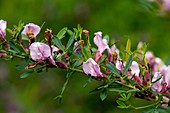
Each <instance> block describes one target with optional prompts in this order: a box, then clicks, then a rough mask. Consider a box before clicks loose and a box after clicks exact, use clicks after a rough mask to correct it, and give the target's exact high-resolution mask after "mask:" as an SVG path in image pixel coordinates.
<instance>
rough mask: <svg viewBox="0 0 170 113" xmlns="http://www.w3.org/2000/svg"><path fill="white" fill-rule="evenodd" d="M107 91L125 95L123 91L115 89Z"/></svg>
mask: <svg viewBox="0 0 170 113" xmlns="http://www.w3.org/2000/svg"><path fill="white" fill-rule="evenodd" d="M109 91H111V92H115V93H126V91H124V90H120V89H116V88H109Z"/></svg>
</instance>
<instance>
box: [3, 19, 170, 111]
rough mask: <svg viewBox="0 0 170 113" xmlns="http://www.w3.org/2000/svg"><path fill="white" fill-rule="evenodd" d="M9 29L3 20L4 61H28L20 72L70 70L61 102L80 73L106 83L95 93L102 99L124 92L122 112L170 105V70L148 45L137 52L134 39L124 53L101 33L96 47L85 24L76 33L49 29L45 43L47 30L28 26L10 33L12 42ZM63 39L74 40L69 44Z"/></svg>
mask: <svg viewBox="0 0 170 113" xmlns="http://www.w3.org/2000/svg"><path fill="white" fill-rule="evenodd" d="M6 26H7V22H6V21H4V20H0V40H1V44H0V57H1V58H3V59H5V60H12V59H14V58H19V59H21V60H24V61H25V66H22V65H16V68H17V69H19V70H26V72H25V73H23V74H22V75H21V76H20V77H21V78H26V77H28V76H29V75H30V74H32V73H34V72H37V73H39V72H43V71H48V69H49V68H61V69H64V70H66V71H67V75H66V78H67V80H66V82H65V84H64V85H63V88H62V90H61V93H60V95H59V96H57V97H56V99H59V100H60V101H61V99H62V95H63V93H64V90H65V88H66V86H67V84H68V81H69V79H70V76H71V75H72V74H73V73H74V72H79V73H84V74H86V75H87V76H89V80H88V83H89V82H92V79H95V80H97V81H100V82H101V85H100V86H98V87H96V89H94V90H92V91H91V92H90V93H91V94H94V93H100V98H101V100H102V101H103V100H105V99H106V98H107V93H109V92H113V93H118V94H120V97H119V98H118V99H117V101H116V102H117V104H118V107H119V108H134V109H142V108H147V107H151V106H152V107H155V108H157V107H159V106H162V107H167V106H169V103H170V101H169V100H170V77H169V76H170V66H166V65H165V64H164V63H163V62H162V60H161V59H160V58H158V57H155V56H154V54H153V53H152V52H150V51H148V50H147V45H146V44H145V43H142V42H140V43H139V44H138V47H137V50H135V51H132V50H131V41H130V40H128V41H127V44H126V48H125V50H119V49H118V48H117V47H116V45H115V44H113V45H111V46H110V45H109V36H108V35H105V36H104V37H102V32H96V33H95V34H94V35H95V36H94V40H93V42H94V44H95V45H96V46H92V42H91V41H90V36H89V32H88V31H87V30H84V29H83V28H82V27H81V26H80V25H78V26H77V28H74V29H73V30H70V29H68V28H67V27H65V28H63V29H61V30H60V31H59V32H58V34H53V31H52V30H51V29H47V30H46V31H45V32H44V38H43V39H40V38H39V37H38V34H39V33H40V31H41V28H42V27H40V26H38V25H35V24H33V23H29V24H26V25H25V24H24V23H22V22H19V24H18V26H14V28H13V29H7V31H8V33H9V34H10V35H11V38H8V40H7V39H6ZM42 32H43V31H42ZM63 39H65V40H68V41H67V42H66V44H65V45H63ZM96 47H97V48H96ZM86 85H87V84H86ZM131 97H135V98H140V99H144V100H148V101H152V102H153V104H150V105H147V106H141V107H136V106H134V105H132V104H130V101H129V100H130V98H131Z"/></svg>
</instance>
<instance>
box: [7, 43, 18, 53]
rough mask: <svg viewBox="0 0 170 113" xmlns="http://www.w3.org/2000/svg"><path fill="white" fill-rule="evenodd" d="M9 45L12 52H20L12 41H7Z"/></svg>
mask: <svg viewBox="0 0 170 113" xmlns="http://www.w3.org/2000/svg"><path fill="white" fill-rule="evenodd" d="M9 45H10V47H11V48H12V49H13V50H14V51H16V52H17V53H19V52H20V50H19V49H18V47H17V46H16V45H15V44H14V43H13V42H12V41H9Z"/></svg>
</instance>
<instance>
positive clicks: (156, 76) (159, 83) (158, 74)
mask: <svg viewBox="0 0 170 113" xmlns="http://www.w3.org/2000/svg"><path fill="white" fill-rule="evenodd" d="M161 76H162V74H161V72H156V73H155V74H154V76H153V78H152V82H155V81H156V82H155V83H153V85H152V89H153V90H154V91H157V92H160V91H161V90H162V81H163V78H160V77H161ZM158 79H159V80H158ZM157 80H158V81H157Z"/></svg>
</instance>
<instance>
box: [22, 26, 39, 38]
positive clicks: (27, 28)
mask: <svg viewBox="0 0 170 113" xmlns="http://www.w3.org/2000/svg"><path fill="white" fill-rule="evenodd" d="M40 30H41V28H40V26H38V25H35V24H33V23H29V24H27V25H25V26H24V30H23V31H22V34H24V35H26V33H27V32H28V31H32V32H33V33H34V35H35V36H37V35H38V34H39V32H40Z"/></svg>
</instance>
